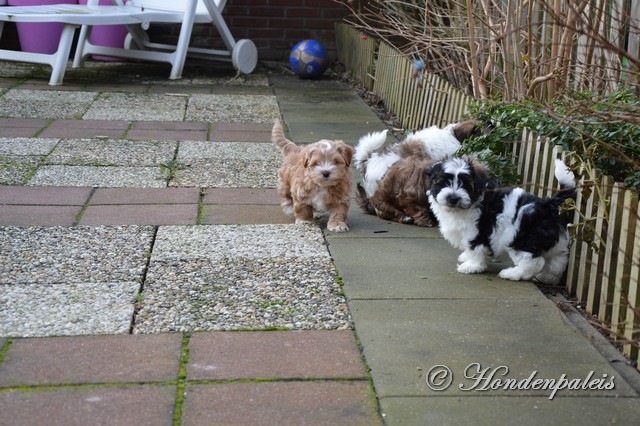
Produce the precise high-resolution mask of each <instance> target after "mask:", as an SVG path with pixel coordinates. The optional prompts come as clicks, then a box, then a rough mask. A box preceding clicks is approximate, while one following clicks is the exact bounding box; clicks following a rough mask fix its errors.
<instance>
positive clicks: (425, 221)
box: [413, 217, 434, 228]
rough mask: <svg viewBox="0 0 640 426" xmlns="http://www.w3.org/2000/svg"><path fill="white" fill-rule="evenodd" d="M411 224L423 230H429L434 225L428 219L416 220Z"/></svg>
mask: <svg viewBox="0 0 640 426" xmlns="http://www.w3.org/2000/svg"><path fill="white" fill-rule="evenodd" d="M413 223H414V224H415V225H417V226H422V227H424V228H431V227H433V225H434V223H433V221H432V220H431V219H430V218H428V217H420V218H417V219H415V220H414V221H413Z"/></svg>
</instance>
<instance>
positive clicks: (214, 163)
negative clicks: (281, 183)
mask: <svg viewBox="0 0 640 426" xmlns="http://www.w3.org/2000/svg"><path fill="white" fill-rule="evenodd" d="M279 162H280V160H278V161H277V162H276V161H248V160H242V159H221V160H215V159H204V160H192V161H190V162H189V164H188V165H186V166H185V167H181V168H180V169H178V170H177V171H176V173H175V176H174V177H173V179H171V181H169V186H171V187H209V188H275V187H276V185H277V183H278V167H279V165H280V163H279Z"/></svg>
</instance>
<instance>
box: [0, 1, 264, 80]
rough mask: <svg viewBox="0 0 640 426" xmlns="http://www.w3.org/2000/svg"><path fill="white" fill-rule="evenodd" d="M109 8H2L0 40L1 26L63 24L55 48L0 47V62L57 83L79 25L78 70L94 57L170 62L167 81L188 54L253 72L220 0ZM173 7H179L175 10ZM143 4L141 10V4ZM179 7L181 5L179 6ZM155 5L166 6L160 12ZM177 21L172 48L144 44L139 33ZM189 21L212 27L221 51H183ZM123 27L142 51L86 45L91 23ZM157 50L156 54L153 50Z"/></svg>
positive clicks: (253, 59) (249, 53)
mask: <svg viewBox="0 0 640 426" xmlns="http://www.w3.org/2000/svg"><path fill="white" fill-rule="evenodd" d="M115 2H116V4H117V5H115V6H96V5H94V4H93V1H90V2H89V5H86V6H80V5H67V4H60V5H52V6H23V7H20V6H3V7H0V36H2V29H3V27H4V23H5V22H61V23H63V24H64V27H63V30H62V36H61V37H60V42H59V44H58V49H57V51H56V52H55V53H52V54H43V53H33V52H22V51H14V50H2V49H0V60H9V61H17V62H32V63H37V64H44V65H49V66H51V68H52V71H51V78H50V79H49V84H50V85H52V86H55V85H59V84H62V80H63V78H64V73H65V71H66V67H67V62H68V60H69V55H70V52H71V46H72V43H73V35H74V32H75V30H76V28H78V27H82V29H81V34H80V38H79V41H78V48H77V52H76V58H75V60H74V66H82V65H83V61H84V58H85V57H86V56H88V55H93V54H98V55H105V56H116V57H122V58H129V59H140V60H148V61H157V62H169V63H170V64H172V68H171V74H170V77H169V78H172V79H177V78H180V77H181V75H182V69H183V67H184V62H185V59H186V55H187V53H189V52H193V53H194V54H197V55H198V56H202V57H207V58H212V59H225V60H229V61H231V62H232V64H233V66H234V67H235V68H236V69H237V70H238V72H241V73H246V74H248V73H250V72H252V71H253V70H254V68H255V66H256V64H257V61H258V54H257V49H256V47H255V45H254V44H253V42H251V41H250V40H240V41H238V42H236V41H235V40H234V39H233V37H232V36H231V33H230V32H229V29H228V27H227V25H226V23H225V22H224V19H223V18H222V15H221V10H222V8H223V7H224V5H225V3H226V0H184V1H183V2H179V0H174V2H173V3H172V2H171V1H170V0H134V1H129V2H127V4H126V5H123V1H122V0H115ZM175 3H180V6H176V5H175ZM145 4H146V5H148V6H147V7H145V6H144V5H145ZM182 5H184V7H182ZM161 6H166V7H165V8H161ZM153 22H158V23H179V24H182V25H181V29H180V35H179V37H178V42H177V44H176V45H175V46H170V45H154V44H151V43H149V42H148V38H147V37H146V34H145V33H144V31H143V28H145V27H147V26H148V25H149V24H150V23H153ZM194 23H213V24H214V25H216V27H217V28H218V31H219V33H220V34H221V35H222V37H223V40H224V42H225V44H226V46H227V49H228V50H226V51H221V50H207V49H195V48H191V47H189V43H190V39H191V31H192V29H193V25H194ZM120 24H122V25H127V26H128V28H129V30H130V31H131V33H132V39H133V40H134V43H135V45H136V46H138V47H140V48H141V49H144V50H134V49H126V48H113V47H104V46H94V45H92V44H91V43H90V42H89V35H90V32H91V27H92V26H94V25H120ZM155 49H158V50H155Z"/></svg>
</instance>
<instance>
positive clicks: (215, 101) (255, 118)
mask: <svg viewBox="0 0 640 426" xmlns="http://www.w3.org/2000/svg"><path fill="white" fill-rule="evenodd" d="M277 117H280V109H279V107H278V102H277V100H276V97H275V96H263V95H204V94H194V95H192V96H191V98H190V99H189V105H188V107H187V115H186V118H185V120H186V121H212V122H216V121H220V122H228V123H273V120H274V119H275V118H277Z"/></svg>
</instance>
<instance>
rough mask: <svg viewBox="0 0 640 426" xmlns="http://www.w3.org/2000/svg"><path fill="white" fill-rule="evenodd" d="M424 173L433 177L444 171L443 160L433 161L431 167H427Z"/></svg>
mask: <svg viewBox="0 0 640 426" xmlns="http://www.w3.org/2000/svg"><path fill="white" fill-rule="evenodd" d="M424 173H425V174H426V175H427V176H428V177H429V178H431V179H433V177H434V176H436V175H439V174H440V173H442V161H438V162H436V163H433V164H432V165H430V166H429V167H427V168H426V169H425V171H424Z"/></svg>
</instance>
